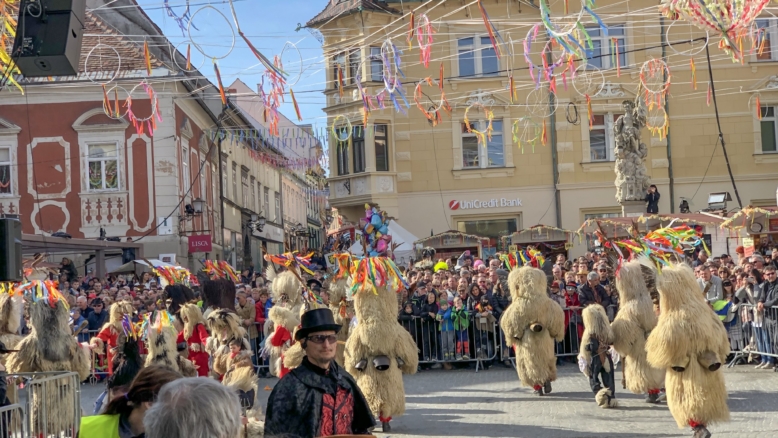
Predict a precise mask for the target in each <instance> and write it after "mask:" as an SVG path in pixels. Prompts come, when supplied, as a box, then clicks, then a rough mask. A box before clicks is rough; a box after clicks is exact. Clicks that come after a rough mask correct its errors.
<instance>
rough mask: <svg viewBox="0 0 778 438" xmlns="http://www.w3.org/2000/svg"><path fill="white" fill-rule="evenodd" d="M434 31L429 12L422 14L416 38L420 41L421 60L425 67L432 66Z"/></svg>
mask: <svg viewBox="0 0 778 438" xmlns="http://www.w3.org/2000/svg"><path fill="white" fill-rule="evenodd" d="M433 33H435V31H434V30H433V29H432V24H430V19H429V18H428V17H427V14H421V16H420V17H419V22H418V26H417V28H416V39H417V40H418V41H419V62H421V63H422V64H423V65H424V68H428V67H429V66H430V56H431V54H432V34H433Z"/></svg>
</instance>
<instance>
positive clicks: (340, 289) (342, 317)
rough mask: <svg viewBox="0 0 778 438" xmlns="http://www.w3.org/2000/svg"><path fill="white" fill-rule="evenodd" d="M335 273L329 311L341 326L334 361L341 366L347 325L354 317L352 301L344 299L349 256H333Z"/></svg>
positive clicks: (346, 338) (330, 286)
mask: <svg viewBox="0 0 778 438" xmlns="http://www.w3.org/2000/svg"><path fill="white" fill-rule="evenodd" d="M333 257H335V260H336V263H337V271H336V272H335V273H334V275H333V278H332V280H331V281H330V284H329V292H330V304H329V307H330V310H331V311H332V314H333V316H334V317H335V322H336V323H338V324H340V325H341V326H342V329H341V330H340V331H339V332H338V346H337V354H336V355H335V360H336V361H337V362H338V365H340V366H343V364H344V362H343V360H344V354H345V351H346V341H347V340H348V336H349V323H350V322H351V317H352V316H353V315H354V301H353V300H348V299H346V297H347V295H348V294H347V291H348V279H349V268H350V265H351V255H350V254H348V253H343V254H335V255H334V256H333Z"/></svg>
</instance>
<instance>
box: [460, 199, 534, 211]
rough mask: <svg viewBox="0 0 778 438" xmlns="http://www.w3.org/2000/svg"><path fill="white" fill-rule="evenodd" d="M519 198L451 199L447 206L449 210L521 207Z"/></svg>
mask: <svg viewBox="0 0 778 438" xmlns="http://www.w3.org/2000/svg"><path fill="white" fill-rule="evenodd" d="M521 206H522V205H521V199H519V198H516V199H506V198H500V199H497V198H492V199H484V200H480V199H476V200H475V201H451V202H449V203H448V208H450V209H451V210H459V209H462V210H469V209H474V208H501V207H521Z"/></svg>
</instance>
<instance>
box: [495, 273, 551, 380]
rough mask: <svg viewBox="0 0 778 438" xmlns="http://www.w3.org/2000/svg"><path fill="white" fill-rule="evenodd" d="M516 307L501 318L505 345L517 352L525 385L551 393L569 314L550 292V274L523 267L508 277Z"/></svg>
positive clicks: (518, 368)
mask: <svg viewBox="0 0 778 438" xmlns="http://www.w3.org/2000/svg"><path fill="white" fill-rule="evenodd" d="M508 287H509V288H510V291H511V298H512V299H513V302H512V304H511V305H510V307H508V309H507V310H505V312H504V313H503V315H502V318H501V319H500V328H502V330H503V333H505V342H506V343H507V344H508V345H509V346H511V347H513V349H514V350H515V352H516V371H517V372H518V374H519V380H521V383H522V385H524V386H529V387H532V388H533V389H534V390H535V394H537V395H543V392H544V390H545V393H546V394H548V393H549V392H551V382H553V381H554V380H556V356H555V355H554V347H555V344H554V342H555V341H556V342H562V341H563V340H564V338H565V315H564V312H563V311H562V308H561V307H559V305H558V304H557V303H555V302H554V301H553V300H552V299H551V298H549V297H548V295H547V293H546V289H547V287H546V274H545V273H544V272H543V271H541V270H540V269H537V268H533V267H530V266H523V267H521V268H518V269H513V270H512V271H511V273H510V274H509V275H508Z"/></svg>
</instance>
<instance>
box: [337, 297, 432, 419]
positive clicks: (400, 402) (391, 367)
mask: <svg viewBox="0 0 778 438" xmlns="http://www.w3.org/2000/svg"><path fill="white" fill-rule="evenodd" d="M354 310H355V312H356V317H357V321H359V322H358V324H357V326H356V327H355V328H353V329H352V330H351V333H350V334H349V338H348V340H347V341H346V352H345V368H346V371H347V372H348V373H349V374H351V375H352V376H353V377H354V379H355V380H356V382H357V385H358V386H359V389H360V390H362V393H363V394H364V395H365V399H366V400H367V403H368V405H369V406H370V410H371V411H372V412H373V415H375V417H376V418H378V419H379V420H380V421H381V423H382V425H383V428H384V432H388V431H389V429H390V427H389V421H391V419H392V417H396V416H399V415H402V414H403V413H404V412H405V389H404V387H403V378H402V375H403V374H415V373H416V369H417V367H418V365H419V356H418V348H417V347H416V342H415V341H414V340H413V338H412V337H411V335H410V333H408V331H407V330H405V329H404V328H403V327H402V326H401V325H400V323H399V322H398V321H397V297H396V295H395V291H391V290H387V288H386V287H383V286H376V288H375V291H372V290H364V291H361V292H359V293H357V294H355V295H354Z"/></svg>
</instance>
